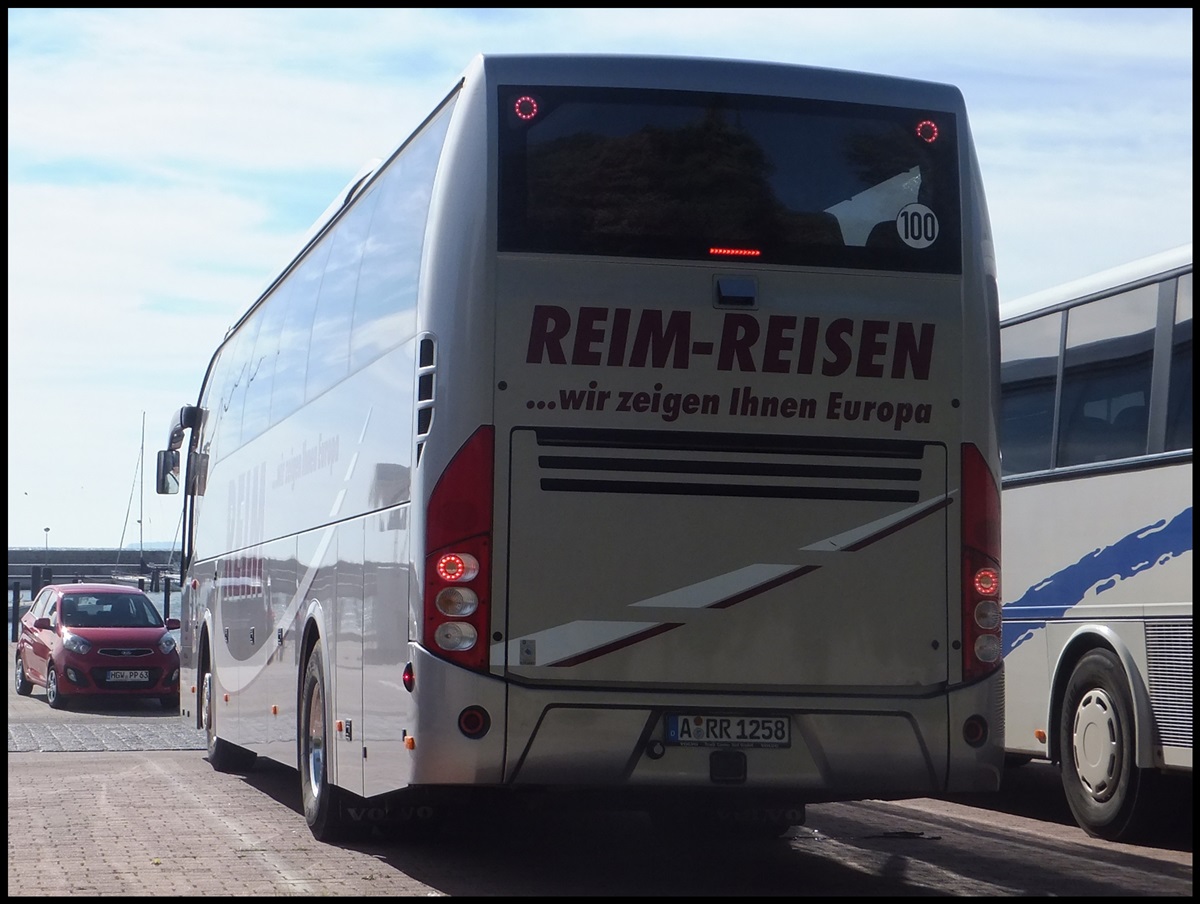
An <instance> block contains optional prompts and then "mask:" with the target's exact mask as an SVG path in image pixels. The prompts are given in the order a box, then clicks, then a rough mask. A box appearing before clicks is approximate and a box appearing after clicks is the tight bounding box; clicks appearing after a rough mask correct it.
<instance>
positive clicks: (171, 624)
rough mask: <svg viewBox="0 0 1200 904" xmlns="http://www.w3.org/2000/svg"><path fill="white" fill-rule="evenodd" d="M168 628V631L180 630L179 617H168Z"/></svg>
mask: <svg viewBox="0 0 1200 904" xmlns="http://www.w3.org/2000/svg"><path fill="white" fill-rule="evenodd" d="M167 630H168V631H178V630H179V619H177V618H168V619H167Z"/></svg>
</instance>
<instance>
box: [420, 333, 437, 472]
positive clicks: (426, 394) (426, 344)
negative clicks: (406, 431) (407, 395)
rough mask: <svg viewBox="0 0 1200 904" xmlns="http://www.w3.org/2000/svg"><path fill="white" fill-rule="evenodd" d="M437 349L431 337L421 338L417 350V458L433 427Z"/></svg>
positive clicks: (423, 448)
mask: <svg viewBox="0 0 1200 904" xmlns="http://www.w3.org/2000/svg"><path fill="white" fill-rule="evenodd" d="M436 376H437V348H436V345H435V343H434V341H433V337H432V336H422V337H421V342H420V345H419V346H418V348H417V456H416V462H415V463H416V464H420V463H421V453H422V452H423V451H424V450H425V439H426V437H428V436H429V428H430V427H432V426H433V396H434V391H435V384H436V382H437V379H436Z"/></svg>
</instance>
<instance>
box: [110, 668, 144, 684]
mask: <svg viewBox="0 0 1200 904" xmlns="http://www.w3.org/2000/svg"><path fill="white" fill-rule="evenodd" d="M108 680H109V681H149V680H150V673H149V672H148V671H146V670H145V669H109V670H108Z"/></svg>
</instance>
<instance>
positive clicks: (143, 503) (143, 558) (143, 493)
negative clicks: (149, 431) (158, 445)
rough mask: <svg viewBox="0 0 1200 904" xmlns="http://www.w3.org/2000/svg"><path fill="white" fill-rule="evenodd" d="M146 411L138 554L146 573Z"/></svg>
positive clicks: (140, 464) (140, 458)
mask: <svg viewBox="0 0 1200 904" xmlns="http://www.w3.org/2000/svg"><path fill="white" fill-rule="evenodd" d="M145 468H146V412H144V411H143V412H142V449H141V452H140V453H139V454H138V489H139V491H140V492H139V495H138V556H139V564H140V565H141V569H142V574H145V573H146V546H145V539H144V537H145V535H144V533H143V531H142V520H143V519H144V518H145V517H146V474H145Z"/></svg>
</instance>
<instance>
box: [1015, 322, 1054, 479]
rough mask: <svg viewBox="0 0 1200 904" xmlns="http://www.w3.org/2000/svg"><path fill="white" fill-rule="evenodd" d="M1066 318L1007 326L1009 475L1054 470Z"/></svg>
mask: <svg viewBox="0 0 1200 904" xmlns="http://www.w3.org/2000/svg"><path fill="white" fill-rule="evenodd" d="M1061 334H1062V314H1057V313H1056V314H1050V315H1048V316H1045V317H1038V318H1036V319H1034V320H1027V321H1025V322H1023V323H1014V324H1011V325H1010V326H1006V327H1005V328H1004V329H1003V330H1002V331H1001V333H1000V345H1001V348H1002V355H1003V362H1002V364H1001V367H1000V380H1001V390H1000V444H1001V449H1002V450H1003V455H1002V457H1001V467H1002V469H1003V473H1004V474H1006V475H1007V474H1026V473H1028V472H1030V471H1043V470H1045V469H1047V468H1049V467H1050V442H1051V439H1052V437H1053V435H1054V399H1055V395H1056V392H1057V389H1058V349H1059V343H1060V342H1061V340H1062V335H1061Z"/></svg>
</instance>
